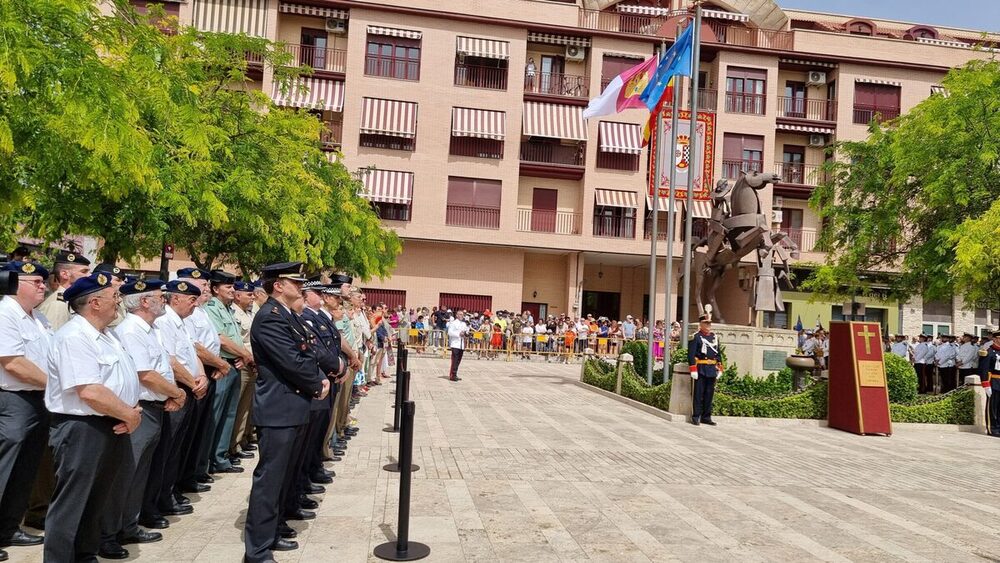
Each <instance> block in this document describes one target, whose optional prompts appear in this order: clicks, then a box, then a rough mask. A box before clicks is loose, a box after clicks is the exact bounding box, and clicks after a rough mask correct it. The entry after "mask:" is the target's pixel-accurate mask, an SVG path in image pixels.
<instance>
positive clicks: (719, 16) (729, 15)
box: [701, 10, 750, 22]
mask: <svg viewBox="0 0 1000 563" xmlns="http://www.w3.org/2000/svg"><path fill="white" fill-rule="evenodd" d="M701 17H703V18H712V19H714V20H732V21H736V22H745V21H750V16H748V15H746V14H738V13H735V12H724V11H722V10H702V11H701Z"/></svg>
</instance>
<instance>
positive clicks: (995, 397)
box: [979, 332, 1000, 437]
mask: <svg viewBox="0 0 1000 563" xmlns="http://www.w3.org/2000/svg"><path fill="white" fill-rule="evenodd" d="M998 336H1000V332H994V333H993V337H994V340H993V342H994V344H993V345H992V346H990V347H989V348H987V349H986V350H984V351H985V352H986V354H985V355H983V356H980V360H979V379H980V380H981V381H982V386H983V388H984V389H987V392H986V394H987V397H986V431H987V433H988V434H989V435H990V436H998V437H1000V345H998V344H996V342H997V338H996V337H998Z"/></svg>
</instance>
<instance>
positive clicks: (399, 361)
mask: <svg viewBox="0 0 1000 563" xmlns="http://www.w3.org/2000/svg"><path fill="white" fill-rule="evenodd" d="M405 364H406V346H404V345H403V343H402V342H397V343H396V377H399V374H401V373H403V371H405V370H406V365H405Z"/></svg>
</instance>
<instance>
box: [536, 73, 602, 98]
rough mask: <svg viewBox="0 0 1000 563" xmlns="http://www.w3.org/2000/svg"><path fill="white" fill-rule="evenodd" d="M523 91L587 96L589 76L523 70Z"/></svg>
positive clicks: (553, 94)
mask: <svg viewBox="0 0 1000 563" xmlns="http://www.w3.org/2000/svg"><path fill="white" fill-rule="evenodd" d="M524 92H525V93H530V94H548V95H550V96H568V97H570V98H587V97H589V96H590V78H588V77H586V76H579V75H576V74H563V73H561V72H532V71H530V70H525V71H524Z"/></svg>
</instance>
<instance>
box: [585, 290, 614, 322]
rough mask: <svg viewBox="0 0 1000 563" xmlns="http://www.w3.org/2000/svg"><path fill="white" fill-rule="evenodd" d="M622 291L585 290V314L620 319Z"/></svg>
mask: <svg viewBox="0 0 1000 563" xmlns="http://www.w3.org/2000/svg"><path fill="white" fill-rule="evenodd" d="M621 299H622V296H621V294H620V293H613V292H610V291H584V292H583V315H584V316H587V315H594V317H595V318H599V317H607V318H609V319H616V320H617V319H618V317H619V314H620V312H621Z"/></svg>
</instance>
